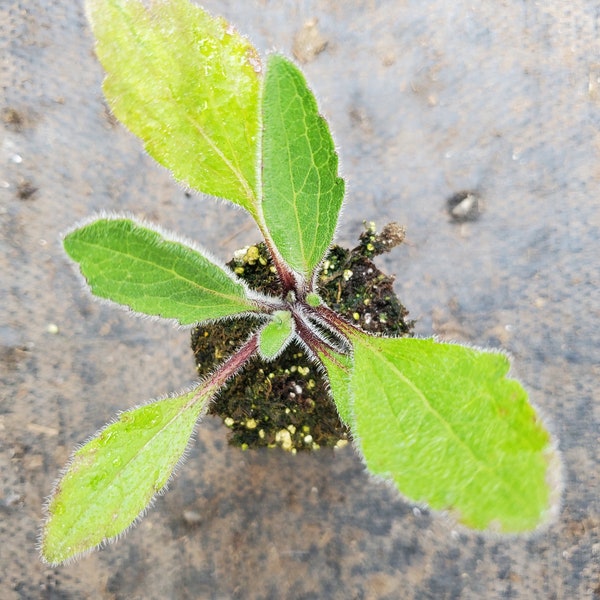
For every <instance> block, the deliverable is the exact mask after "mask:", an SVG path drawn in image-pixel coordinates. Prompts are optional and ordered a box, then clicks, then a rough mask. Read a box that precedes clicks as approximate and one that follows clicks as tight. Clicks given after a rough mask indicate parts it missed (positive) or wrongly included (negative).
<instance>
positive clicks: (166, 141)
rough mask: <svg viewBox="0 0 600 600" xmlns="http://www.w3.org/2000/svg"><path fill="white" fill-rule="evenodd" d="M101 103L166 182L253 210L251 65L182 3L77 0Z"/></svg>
mask: <svg viewBox="0 0 600 600" xmlns="http://www.w3.org/2000/svg"><path fill="white" fill-rule="evenodd" d="M86 9H87V15H88V19H89V21H90V23H91V26H92V30H93V32H94V35H95V37H96V40H97V44H96V54H97V55H98V58H99V60H100V62H101V63H102V65H103V66H104V69H105V70H106V79H105V81H104V94H105V96H106V98H107V100H108V103H109V105H110V107H111V110H112V111H113V112H114V114H115V115H116V116H117V118H118V119H119V120H120V121H122V122H123V123H124V124H125V125H126V126H127V127H128V128H129V129H130V130H131V131H132V132H133V133H135V134H136V135H137V136H139V137H140V138H141V139H142V140H143V142H144V145H145V148H146V150H147V151H148V153H149V154H150V155H151V156H152V157H154V158H155V159H156V160H157V161H158V162H159V163H161V164H162V165H164V166H165V167H167V168H168V169H170V170H171V171H172V172H173V175H174V176H175V178H176V179H178V180H181V181H183V182H185V183H187V184H188V185H189V186H191V187H193V188H195V189H197V190H200V191H202V192H204V193H207V194H212V195H214V196H219V197H221V198H226V199H227V200H231V201H232V202H235V203H237V204H239V205H241V206H243V207H244V208H246V209H247V210H248V211H250V213H252V214H256V202H257V198H258V191H257V190H258V169H257V161H258V143H259V129H260V111H259V93H260V73H261V65H260V60H259V58H258V55H257V53H256V50H255V49H254V47H253V46H252V45H251V44H250V43H249V42H248V40H247V39H246V38H244V37H242V36H241V35H239V34H238V33H237V32H236V31H235V30H234V29H233V28H232V27H231V26H230V25H228V24H227V23H226V22H225V21H224V20H223V19H220V18H214V17H211V16H210V15H209V14H208V13H207V12H205V11H204V10H203V9H202V8H200V7H199V6H196V5H194V4H192V3H190V2H188V0H169V1H168V2H161V1H158V0H150V1H148V2H142V1H141V0H87V1H86Z"/></svg>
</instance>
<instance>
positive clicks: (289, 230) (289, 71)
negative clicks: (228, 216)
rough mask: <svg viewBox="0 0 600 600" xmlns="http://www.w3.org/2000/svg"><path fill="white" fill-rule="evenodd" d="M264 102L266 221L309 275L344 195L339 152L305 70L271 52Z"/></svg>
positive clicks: (288, 256)
mask: <svg viewBox="0 0 600 600" xmlns="http://www.w3.org/2000/svg"><path fill="white" fill-rule="evenodd" d="M262 102H263V104H262V110H263V141H262V159H263V168H262V177H263V194H264V197H263V203H262V208H263V215H264V220H265V223H266V225H267V229H268V231H269V233H270V235H271V237H272V239H273V242H274V243H275V246H276V247H277V250H278V251H279V253H280V254H281V256H282V257H283V258H284V259H285V261H286V262H287V263H288V264H289V265H290V267H292V269H294V270H295V271H297V272H298V273H300V274H302V275H304V276H305V277H307V278H308V277H310V276H311V275H312V273H313V271H314V269H315V267H316V266H317V265H318V264H319V263H320V262H321V260H322V259H323V256H324V254H325V252H326V251H327V249H328V248H329V245H330V244H331V241H332V239H333V234H334V233H335V228H336V225H337V219H338V214H339V211H340V207H341V205H342V200H343V198H344V181H343V179H341V178H339V177H338V176H337V167H338V158H337V154H336V152H335V147H334V144H333V140H332V138H331V134H330V132H329V128H328V126H327V123H326V121H325V119H323V117H321V116H320V115H319V113H318V108H317V103H316V100H315V98H314V96H313V95H312V92H311V91H310V90H309V89H308V87H307V85H306V81H305V80H304V77H303V75H302V73H301V72H300V71H299V70H298V69H297V68H296V67H295V66H294V65H293V64H292V63H291V62H289V61H288V60H286V59H285V58H283V57H282V56H277V55H272V56H270V57H269V60H268V63H267V72H266V76H265V82H264V90H263V95H262Z"/></svg>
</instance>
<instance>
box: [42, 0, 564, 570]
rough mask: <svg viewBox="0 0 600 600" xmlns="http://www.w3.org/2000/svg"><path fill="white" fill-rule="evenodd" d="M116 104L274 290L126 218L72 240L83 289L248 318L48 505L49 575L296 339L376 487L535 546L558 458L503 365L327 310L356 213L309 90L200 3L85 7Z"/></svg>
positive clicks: (496, 358)
mask: <svg viewBox="0 0 600 600" xmlns="http://www.w3.org/2000/svg"><path fill="white" fill-rule="evenodd" d="M86 8H87V15H88V18H89V21H90V23H91V26H92V29H93V32H94V35H95V36H96V39H97V45H96V52H97V55H98V58H99V59H100V61H101V62H102V64H103V66H104V68H105V69H106V72H107V75H106V79H105V81H104V93H105V96H106V98H107V100H108V102H109V104H110V107H111V109H112V111H113V112H114V114H115V115H116V116H117V118H118V119H119V120H120V121H121V122H122V123H124V124H125V125H126V126H127V127H128V128H129V129H130V130H131V131H133V132H134V133H135V134H137V135H138V136H139V137H140V138H141V139H142V140H143V142H144V145H145V148H146V150H147V151H148V152H149V153H150V154H151V155H152V156H153V157H154V158H155V159H156V160H157V161H158V162H160V163H161V164H162V165H164V166H165V167H167V168H168V169H169V170H171V172H172V173H173V175H174V176H175V178H176V179H178V180H180V181H182V182H184V183H185V184H186V185H188V186H189V187H191V188H194V189H196V190H200V191H202V192H204V193H206V194H211V195H213V196H217V197H220V198H223V199H226V200H229V201H231V202H233V203H235V204H238V205H239V206H241V207H242V208H244V209H245V210H246V211H247V212H248V213H249V214H250V215H251V216H252V218H253V219H254V220H255V221H256V224H257V225H258V228H259V230H260V232H261V233H262V236H263V237H264V240H265V243H266V245H267V247H268V250H269V252H270V255H271V258H272V261H273V265H274V267H275V269H276V272H277V275H278V277H279V280H280V284H281V289H282V293H281V295H280V296H278V297H273V296H269V295H265V294H262V293H258V292H256V291H254V290H252V289H249V288H248V287H247V286H246V284H244V283H243V282H242V281H241V280H240V279H238V278H237V277H236V275H235V274H234V273H233V272H231V271H230V270H229V269H227V268H226V267H225V266H224V265H222V264H220V263H219V262H217V261H215V260H214V259H212V258H211V257H210V256H209V255H208V254H207V253H206V252H205V251H204V250H202V249H200V248H198V247H196V246H193V245H192V244H185V243H182V242H181V241H178V238H175V237H173V236H170V235H168V234H166V233H163V232H162V231H159V230H157V229H155V228H153V227H151V226H149V225H147V224H144V223H140V222H138V221H136V220H134V219H132V218H126V217H104V218H97V219H95V220H93V221H90V222H88V223H87V224H85V225H83V226H80V227H77V228H75V229H73V230H72V231H70V232H69V233H67V235H66V236H65V237H64V247H65V250H66V252H67V254H68V255H69V256H70V257H71V258H72V259H73V260H74V261H75V262H76V263H77V264H78V265H79V268H80V270H81V273H82V274H83V276H84V277H85V279H86V280H87V283H88V285H89V287H90V289H91V292H92V293H93V294H94V295H96V296H98V297H101V298H105V299H109V300H112V301H113V302H116V303H118V304H121V305H124V306H127V307H129V308H130V309H131V310H132V311H134V312H135V313H138V314H145V315H152V316H155V317H161V318H164V319H171V320H175V321H176V322H177V323H178V324H179V325H183V326H186V325H191V324H194V323H198V322H206V321H213V322H214V321H216V320H219V319H236V318H241V317H243V318H248V317H253V318H255V322H256V327H255V329H254V331H253V333H252V334H251V335H250V336H249V337H248V339H247V340H246V341H245V343H243V344H242V345H241V347H239V348H238V349H237V350H236V351H235V352H234V353H233V354H231V356H229V357H228V358H227V359H226V360H225V361H224V362H223V363H222V364H220V366H218V367H217V368H216V369H215V370H214V371H213V372H212V374H211V375H210V376H207V377H205V378H204V379H203V380H202V381H201V382H200V383H199V384H198V386H197V387H196V388H194V389H193V390H191V391H188V392H186V393H183V394H179V395H175V396H173V397H169V398H165V399H160V400H155V401H153V402H150V403H148V404H145V405H143V406H139V407H136V408H133V409H131V410H128V411H126V412H124V413H122V414H120V415H119V416H118V418H117V419H116V420H115V421H114V422H112V423H111V424H109V425H107V426H106V427H105V428H104V429H103V430H102V431H100V432H99V433H98V434H97V435H96V437H94V438H93V439H92V440H91V441H89V442H88V443H87V444H85V445H84V446H82V447H81V448H79V449H78V450H77V451H76V452H75V453H74V454H73V456H72V459H71V461H70V463H69V465H68V467H67V469H66V471H65V473H64V475H63V476H62V479H60V481H59V482H58V483H57V484H56V486H55V489H54V491H53V494H52V496H51V498H50V500H49V502H48V505H47V512H48V518H47V521H46V523H45V525H44V528H43V533H42V541H41V551H42V556H43V558H44V560H46V561H47V562H49V563H52V564H57V563H61V562H63V561H65V560H68V559H70V558H72V557H74V556H76V555H78V554H80V553H82V552H85V551H88V550H90V549H92V548H94V547H96V546H98V545H101V544H103V543H104V542H106V541H107V540H110V539H112V538H115V537H116V536H118V535H119V534H120V533H122V532H123V531H124V530H126V529H127V528H128V527H129V526H131V525H132V524H133V523H134V522H135V521H136V520H137V519H138V518H139V517H140V516H141V514H142V513H143V512H144V511H145V509H146V507H147V506H148V505H149V503H150V502H151V500H152V498H153V497H154V496H155V494H156V493H157V492H160V491H161V490H162V489H163V488H164V487H165V485H166V484H167V481H168V480H169V478H170V477H171V475H172V473H173V470H174V468H175V467H176V465H177V464H178V462H179V461H180V460H181V458H182V456H183V454H184V451H185V449H186V447H187V445H188V443H189V439H190V437H191V435H192V432H193V430H194V427H195V424H196V422H197V421H198V419H199V418H200V417H201V416H202V415H203V413H204V412H205V411H206V409H207V405H208V404H209V403H210V402H211V399H212V398H214V397H215V395H216V394H218V393H219V390H220V388H221V387H222V386H223V385H224V384H225V383H226V382H227V381H228V379H229V378H231V377H233V376H234V375H235V374H236V373H237V372H238V371H239V370H240V369H242V368H243V367H244V365H245V364H247V363H248V361H249V360H251V359H252V358H253V357H254V356H257V355H258V356H260V357H261V358H262V359H263V360H265V361H270V360H272V359H274V358H275V357H277V356H278V355H279V354H280V353H281V352H282V351H283V350H284V349H285V348H286V346H287V345H288V344H289V343H290V342H291V341H292V340H295V341H297V342H299V343H300V344H301V345H302V346H303V347H304V348H305V350H306V352H307V353H308V354H309V355H310V356H311V357H312V359H313V360H314V361H315V362H316V363H318V364H319V365H321V366H322V368H323V369H324V371H325V373H326V375H327V377H328V380H329V383H330V388H331V400H332V401H333V402H334V403H335V406H336V408H337V410H338V412H339V415H340V418H341V419H342V421H343V422H344V423H345V424H346V425H347V426H348V427H349V428H350V431H351V433H352V438H353V441H354V445H355V448H356V450H357V452H358V453H359V455H360V456H361V457H362V458H363V460H364V462H365V464H366V466H367V469H368V471H369V472H370V473H372V474H374V475H377V476H379V477H381V478H383V479H386V480H389V481H391V482H393V483H394V485H395V486H396V487H397V488H398V490H399V491H400V492H401V493H403V494H404V495H405V496H406V497H407V498H408V499H409V500H410V501H413V502H417V503H420V504H425V503H426V504H428V505H429V506H430V507H432V508H433V509H436V510H444V511H448V512H449V513H451V514H452V515H453V516H454V517H455V518H456V519H457V520H458V521H460V522H461V523H464V524H466V525H468V526H470V527H472V528H475V529H480V530H486V529H491V530H494V531H500V532H524V531H528V530H531V529H534V528H535V527H537V526H538V525H539V524H540V523H542V522H543V521H545V520H547V518H548V515H549V513H550V512H551V511H552V510H553V508H554V504H555V502H556V493H555V492H556V489H555V486H554V485H553V483H552V481H553V473H554V472H555V463H556V460H557V459H556V453H555V450H554V447H553V444H552V442H551V439H550V436H549V434H548V433H547V431H546V430H545V429H544V427H543V425H542V424H541V422H540V420H539V418H538V417H537V415H536V412H535V410H534V409H533V408H532V406H531V405H530V404H529V403H528V399H527V394H526V392H525V391H524V389H523V388H522V387H521V385H520V384H519V383H518V382H517V381H515V380H513V379H509V378H507V373H508V370H509V361H508V358H507V357H506V356H505V355H504V354H503V353H501V352H491V351H483V350H478V349H475V348H471V347H464V346H459V345H455V344H447V343H438V342H436V341H434V340H432V339H415V338H408V337H401V338H389V337H376V336H372V335H370V334H367V333H365V332H364V331H362V330H361V329H360V328H359V327H358V326H357V325H356V324H354V323H350V322H348V321H346V320H344V319H343V318H342V317H341V316H339V315H338V314H337V313H336V312H334V311H333V310H332V309H331V308H329V307H328V306H327V305H326V304H325V303H324V302H323V301H322V300H321V298H320V297H319V293H318V289H317V285H316V282H317V279H318V275H319V272H320V266H321V263H322V261H323V260H324V257H325V256H326V254H327V252H328V249H329V248H330V246H331V244H332V240H333V236H334V233H335V230H336V226H337V219H338V215H339V212H340V208H341V205H342V202H343V197H344V182H343V180H342V179H341V178H340V177H339V175H338V157H337V155H336V151H335V147H334V143H333V140H332V138H331V135H330V132H329V129H328V126H327V123H326V122H325V120H324V119H323V117H321V116H320V114H319V112H318V109H317V104H316V101H315V99H314V97H313V95H312V93H311V91H310V90H309V89H308V87H307V85H306V82H305V80H304V77H303V76H302V74H301V73H300V71H299V70H298V69H297V68H296V67H295V66H294V64H292V63H291V62H290V61H289V60H287V59H286V58H284V57H283V56H280V55H277V54H273V55H271V56H269V57H268V58H267V61H266V64H265V65H263V64H262V62H261V60H260V58H259V56H258V54H257V52H256V50H255V49H254V48H253V47H252V46H251V45H250V44H249V42H248V41H247V40H246V39H245V38H244V37H242V36H240V35H239V34H238V33H237V32H236V31H235V30H234V29H233V28H232V27H231V26H230V25H228V24H227V23H226V22H225V21H223V20H222V19H216V18H213V17H211V16H209V15H208V14H207V13H206V12H205V11H204V10H202V9H201V8H199V7H197V6H195V5H193V4H190V3H189V2H188V0H168V1H161V2H158V1H151V2H142V0H88V1H87V4H86Z"/></svg>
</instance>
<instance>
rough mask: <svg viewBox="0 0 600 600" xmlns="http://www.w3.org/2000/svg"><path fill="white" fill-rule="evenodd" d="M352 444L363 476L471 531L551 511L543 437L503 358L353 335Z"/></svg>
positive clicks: (548, 449) (525, 521)
mask: <svg viewBox="0 0 600 600" xmlns="http://www.w3.org/2000/svg"><path fill="white" fill-rule="evenodd" d="M352 342H353V345H354V371H353V374H352V378H351V388H352V393H353V406H352V410H353V413H354V422H353V435H354V437H355V439H356V440H357V441H358V444H359V446H360V449H361V450H362V453H363V454H364V458H365V461H366V464H367V467H368V469H369V470H370V471H371V472H372V473H374V474H376V475H381V476H383V477H386V478H390V479H392V480H393V481H394V482H395V484H396V485H397V486H398V489H399V490H400V491H401V492H402V493H403V494H405V495H406V496H407V497H408V498H410V499H411V500H413V501H416V502H427V503H428V504H429V505H430V506H432V507H433V508H434V509H441V510H448V511H450V512H451V513H453V514H455V515H456V516H457V518H458V519H459V520H460V521H461V522H462V523H464V524H466V525H468V526H470V527H473V528H476V529H487V528H489V529H493V530H499V531H503V532H520V531H527V530H531V529H533V528H535V527H536V526H537V525H538V524H540V523H541V522H542V521H543V520H544V518H545V517H547V515H548V513H549V512H550V510H551V509H552V508H554V507H553V506H552V504H553V502H554V501H555V500H556V498H555V497H554V496H555V494H553V492H555V491H556V490H554V489H552V485H551V481H552V479H553V476H554V473H553V471H552V468H551V467H554V466H555V463H556V461H557V459H556V456H555V454H554V452H553V448H552V445H551V441H550V436H549V434H548V433H547V431H546V430H545V429H544V427H543V425H542V424H541V423H540V421H539V419H538V418H537V416H536V414H535V411H534V409H533V408H532V407H531V405H530V404H529V403H528V401H527V394H526V392H525V390H524V389H523V388H522V387H521V385H520V384H519V383H518V382H517V381H515V380H512V379H508V378H507V377H506V375H507V373H508V370H509V366H510V365H509V361H508V359H507V358H506V356H504V355H503V354H499V353H492V352H483V351H479V350H474V349H472V348H465V347H463V346H458V345H453V344H440V343H437V342H434V341H433V340H423V339H412V338H398V339H390V338H374V337H370V336H367V335H366V334H356V333H355V334H353V335H352Z"/></svg>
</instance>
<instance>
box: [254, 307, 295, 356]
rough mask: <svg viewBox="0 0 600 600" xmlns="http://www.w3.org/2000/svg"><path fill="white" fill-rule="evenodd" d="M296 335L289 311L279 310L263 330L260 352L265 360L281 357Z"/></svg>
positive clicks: (260, 339) (261, 332)
mask: <svg viewBox="0 0 600 600" xmlns="http://www.w3.org/2000/svg"><path fill="white" fill-rule="evenodd" d="M293 335H294V321H293V320H292V313H291V312H290V311H288V310H277V311H275V312H274V313H273V318H272V319H271V320H270V321H269V322H268V323H267V324H266V325H265V326H264V327H263V328H262V329H261V331H260V338H259V347H258V349H259V352H260V355H261V357H262V358H263V359H264V360H267V361H268V360H273V359H274V358H275V357H277V356H279V354H281V352H283V350H285V348H286V346H287V345H288V343H289V342H290V340H291V339H292V337H293Z"/></svg>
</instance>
